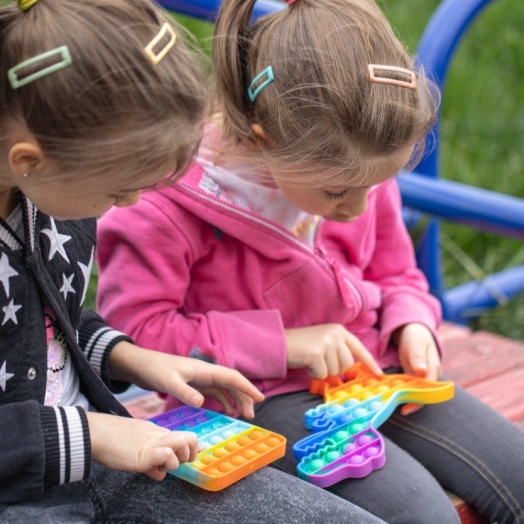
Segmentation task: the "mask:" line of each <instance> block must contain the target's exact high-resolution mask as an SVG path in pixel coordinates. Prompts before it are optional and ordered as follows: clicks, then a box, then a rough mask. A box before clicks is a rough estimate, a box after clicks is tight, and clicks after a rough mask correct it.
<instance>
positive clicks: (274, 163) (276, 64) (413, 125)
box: [213, 0, 439, 185]
mask: <svg viewBox="0 0 524 524" xmlns="http://www.w3.org/2000/svg"><path fill="white" fill-rule="evenodd" d="M254 4H255V0H224V2H223V4H222V7H221V10H220V12H219V15H218V19H217V23H216V26H215V41H214V49H213V66H214V73H215V81H214V83H215V94H216V98H217V100H218V103H219V109H220V111H221V112H222V118H223V133H224V138H225V139H226V140H228V141H232V142H234V143H237V144H243V145H246V144H249V142H250V141H253V140H255V137H254V134H253V130H252V125H253V124H258V125H260V126H261V127H262V129H263V131H264V134H265V136H266V137H267V141H264V140H262V141H261V140H258V141H256V140H255V141H256V142H257V148H256V149H255V150H253V148H252V147H247V148H242V149H241V151H242V152H243V153H242V154H248V153H249V152H251V155H252V157H253V160H254V161H255V163H262V164H265V165H267V166H268V167H269V168H270V169H271V168H274V171H275V172H277V173H278V174H279V175H282V174H285V173H290V174H291V173H293V172H295V173H297V172H300V173H302V174H303V176H304V177H306V176H309V177H310V178H309V181H310V182H315V180H318V178H319V175H320V173H321V172H323V173H324V174H325V175H327V173H328V172H329V173H330V175H332V176H333V177H334V179H332V182H334V183H335V184H336V183H337V182H336V180H338V181H339V183H342V185H343V183H344V182H343V181H344V180H345V182H346V183H347V177H348V173H350V174H351V176H352V179H353V180H356V179H358V178H360V179H365V176H366V172H367V169H368V168H370V167H372V164H373V161H374V160H376V159H377V157H383V156H385V155H389V154H392V153H394V152H395V151H398V150H401V149H402V148H405V147H407V146H413V145H415V146H416V148H415V150H416V155H415V156H416V157H417V159H418V158H419V157H420V155H421V154H422V151H423V137H424V136H425V135H426V134H427V132H428V131H429V130H430V129H431V127H432V125H433V124H434V122H435V118H436V111H437V106H438V98H439V97H438V92H437V90H436V88H435V89H433V87H432V85H431V84H430V83H429V82H428V81H427V79H426V78H425V75H424V71H423V70H422V68H420V67H418V68H417V87H416V89H410V88H406V87H399V86H395V85H388V84H383V83H372V82H371V81H370V73H369V70H368V65H369V64H382V65H388V66H396V67H401V68H405V69H410V70H413V69H414V67H415V65H414V59H413V58H412V57H411V56H409V55H408V54H407V52H406V51H405V49H404V48H403V46H402V45H401V44H400V42H399V41H398V39H397V38H396V37H395V35H394V33H393V30H392V29H391V27H390V25H389V23H388V21H387V20H386V18H385V16H384V15H383V13H382V12H381V11H380V9H379V8H378V7H377V5H376V4H375V3H374V2H373V1H372V0H296V1H295V2H294V3H292V4H291V5H290V6H289V7H288V8H287V9H284V10H283V11H281V12H278V13H275V14H272V15H269V16H266V17H264V18H261V19H259V20H257V21H256V22H255V23H253V24H251V23H250V18H251V16H252V10H253V6H254ZM268 66H271V67H272V69H273V72H274V77H275V80H274V82H272V83H270V84H269V85H268V86H267V87H265V88H264V89H263V90H262V91H261V92H260V93H259V95H258V97H257V98H256V100H255V102H251V100H250V99H249V97H248V96H247V89H248V87H249V85H250V83H251V81H252V80H253V78H255V77H256V76H257V75H258V74H259V73H261V72H262V71H263V70H264V69H265V68H267V67H268ZM387 74H390V75H391V77H393V78H397V75H398V73H385V75H387ZM398 79H400V80H406V78H403V77H402V74H401V75H400V77H398ZM297 170H299V171H297ZM304 170H306V172H305V171H304ZM302 181H305V178H303V179H302Z"/></svg>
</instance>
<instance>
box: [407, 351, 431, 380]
mask: <svg viewBox="0 0 524 524" xmlns="http://www.w3.org/2000/svg"><path fill="white" fill-rule="evenodd" d="M410 349H411V351H410V352H409V365H410V368H411V370H412V372H413V374H414V375H416V376H418V377H425V376H426V373H427V372H428V362H427V355H426V347H425V346H420V345H417V346H416V348H415V347H411V348H410Z"/></svg>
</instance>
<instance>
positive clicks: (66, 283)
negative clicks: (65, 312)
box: [60, 273, 76, 300]
mask: <svg viewBox="0 0 524 524" xmlns="http://www.w3.org/2000/svg"><path fill="white" fill-rule="evenodd" d="M74 277H75V274H74V273H73V274H72V275H71V276H69V277H66V276H65V273H62V282H63V284H62V287H61V288H60V293H63V294H64V300H67V294H68V293H76V291H75V290H74V288H73V286H71V282H73V278H74Z"/></svg>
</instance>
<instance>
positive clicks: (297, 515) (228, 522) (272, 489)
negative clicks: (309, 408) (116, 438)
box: [0, 464, 385, 524]
mask: <svg viewBox="0 0 524 524" xmlns="http://www.w3.org/2000/svg"><path fill="white" fill-rule="evenodd" d="M0 522H2V523H5V524H28V523H31V524H79V523H82V524H83V523H104V524H106V523H111V524H117V523H138V522H140V523H151V524H171V523H184V524H193V523H195V524H243V523H250V524H251V523H260V524H328V523H329V524H331V523H335V524H338V523H340V524H342V523H348V524H357V523H359V524H385V523H384V522H383V521H381V520H379V519H378V518H376V517H374V516H373V515H370V514H369V513H366V512H365V511H364V510H361V509H360V508H356V507H355V506H353V505H352V504H350V503H348V502H346V501H344V500H342V499H340V498H338V497H335V496H333V495H331V494H330V493H327V492H322V491H321V490H319V489H318V488H316V487H315V486H312V485H310V484H307V483H306V482H302V481H301V480H298V479H295V478H293V477H291V476H290V475H286V474H284V473H281V472H280V471H277V470H275V469H273V468H263V469H262V470H260V471H257V472H255V473H253V474H252V475H249V476H248V477H246V478H244V479H243V480H241V481H239V482H237V483H236V484H233V485H232V486H230V487H229V488H226V489H225V490H223V491H219V492H213V493H212V492H208V491H204V490H202V489H200V488H197V487H195V486H193V485H191V484H189V483H187V482H185V481H182V480H179V479H177V478H175V477H172V476H171V475H168V478H167V479H166V480H164V481H162V482H155V481H153V480H150V479H149V478H147V477H145V476H144V475H137V474H132V473H123V472H116V471H111V470H108V469H106V468H103V467H101V466H98V465H95V464H93V472H92V475H91V477H90V478H89V480H87V481H83V482H76V483H73V484H68V485H63V486H59V487H57V488H54V489H51V490H49V491H47V492H46V493H45V494H44V495H42V496H41V497H39V498H37V499H35V500H31V501H29V502H25V503H20V504H16V505H11V506H2V505H0Z"/></svg>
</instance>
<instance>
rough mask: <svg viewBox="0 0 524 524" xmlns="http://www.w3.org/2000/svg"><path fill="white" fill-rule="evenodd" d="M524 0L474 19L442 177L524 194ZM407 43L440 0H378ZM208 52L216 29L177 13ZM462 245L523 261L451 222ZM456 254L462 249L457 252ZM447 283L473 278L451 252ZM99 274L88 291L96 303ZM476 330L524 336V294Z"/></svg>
mask: <svg viewBox="0 0 524 524" xmlns="http://www.w3.org/2000/svg"><path fill="white" fill-rule="evenodd" d="M521 1H522V0H496V1H495V2H494V3H493V4H492V5H490V6H489V7H488V8H487V9H485V11H484V12H483V13H481V15H480V16H479V18H478V19H477V20H476V21H475V23H474V24H473V26H472V27H471V29H470V30H469V32H468V33H467V35H466V36H465V37H464V39H463V41H462V43H461V45H460V47H459V49H458V51H457V53H456V55H455V58H454V60H453V65H452V68H451V71H450V73H449V77H448V80H447V84H446V86H445V92H444V97H443V105H442V119H441V123H442V124H441V130H442V137H441V140H442V148H441V152H442V154H441V166H442V176H444V177H445V178H449V179H452V180H456V181H459V182H463V183H466V184H472V185H476V186H480V187H484V188H488V189H492V190H495V191H499V192H503V193H508V194H512V195H515V196H518V197H524V152H523V151H524V148H523V147H522V146H521V144H522V142H523V141H524V60H522V55H523V53H524V44H523V43H522V38H521V34H522V28H523V27H524V9H522V7H521ZM379 4H380V5H381V7H382V8H383V9H384V11H385V12H386V14H387V16H388V18H389V19H390V21H391V23H392V25H393V27H394V29H395V30H396V32H397V34H398V36H399V38H400V39H401V41H402V42H403V43H404V44H405V45H406V46H407V47H408V48H409V49H410V50H411V51H412V52H414V51H415V50H416V46H417V43H418V41H419V39H420V36H421V34H422V31H423V29H424V27H425V25H426V24H427V22H428V20H429V18H430V16H431V14H432V13H433V11H434V10H435V8H436V7H437V5H438V4H439V0H424V1H417V2H413V1H412V0H379ZM176 18H177V19H178V20H179V21H180V22H182V23H183V24H184V25H185V26H186V27H187V28H188V29H189V30H190V31H191V32H193V33H194V34H195V35H196V36H197V38H198V41H199V42H200V43H201V44H202V46H203V47H204V49H206V51H207V52H209V47H210V38H211V35H212V26H211V24H208V23H203V22H198V21H195V20H192V19H190V18H187V17H180V16H177V17H176ZM443 231H444V235H445V239H446V240H447V242H446V243H447V244H449V243H451V245H452V246H458V247H459V248H460V249H461V250H462V251H464V252H465V253H466V255H467V257H469V258H470V259H471V260H472V261H474V263H475V264H476V265H477V266H478V267H479V268H481V270H482V271H484V272H485V273H486V274H489V273H491V272H493V271H498V270H502V269H504V268H507V267H511V266H513V265H516V264H522V263H524V245H523V244H522V243H521V242H518V241H514V240H509V239H505V238H500V237H497V236H495V235H487V234H481V233H477V232H475V231H472V230H471V229H469V228H466V227H463V226H457V225H454V224H444V226H443ZM451 251H456V248H455V249H452V250H451ZM444 269H445V274H446V283H447V284H448V285H449V286H453V285H455V284H457V283H460V282H465V281H467V280H469V279H470V276H469V274H468V272H467V271H466V269H465V267H464V264H463V263H462V262H459V261H457V260H456V259H455V257H454V256H452V254H450V253H449V252H447V251H445V252H444ZM95 289H96V274H95V275H94V276H93V279H92V284H91V286H90V291H89V293H88V305H89V306H91V307H93V306H94V294H95ZM473 327H476V328H482V329H487V330H490V331H493V332H496V333H501V334H503V335H506V336H509V337H512V338H515V339H520V340H524V296H523V297H517V298H515V299H513V300H512V301H511V302H510V304H509V305H507V306H504V307H500V308H497V309H496V310H494V311H493V312H490V313H489V314H486V315H484V316H483V317H482V318H480V319H479V320H478V321H476V322H475V323H474V326H473Z"/></svg>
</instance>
